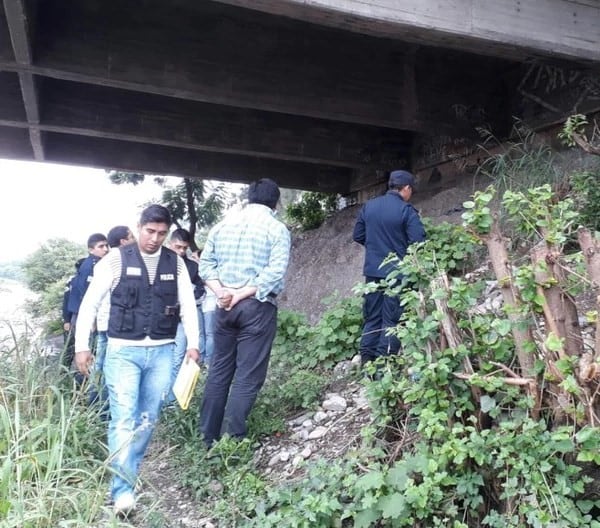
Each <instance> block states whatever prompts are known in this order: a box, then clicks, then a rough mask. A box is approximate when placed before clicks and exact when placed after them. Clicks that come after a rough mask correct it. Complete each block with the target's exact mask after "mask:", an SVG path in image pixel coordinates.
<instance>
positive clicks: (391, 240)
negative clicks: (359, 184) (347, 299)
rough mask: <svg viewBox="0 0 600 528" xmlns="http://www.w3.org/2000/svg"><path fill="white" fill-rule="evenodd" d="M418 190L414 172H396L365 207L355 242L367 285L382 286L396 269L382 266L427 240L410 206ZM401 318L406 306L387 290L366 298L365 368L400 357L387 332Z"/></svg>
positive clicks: (362, 346) (397, 344)
mask: <svg viewBox="0 0 600 528" xmlns="http://www.w3.org/2000/svg"><path fill="white" fill-rule="evenodd" d="M414 187H415V178H414V176H413V175H412V174H411V173H410V172H407V171H404V170H396V171H392V173H391V174H390V178H389V181H388V191H387V192H386V193H385V194H384V195H383V196H378V197H377V198H373V199H372V200H369V201H368V202H367V203H366V204H365V205H364V206H363V207H362V209H361V211H360V214H359V215H358V219H357V220H356V225H355V226H354V234H353V239H354V241H355V242H358V243H359V244H362V245H363V246H365V264H364V268H363V273H364V275H365V280H366V282H375V283H379V282H381V281H382V280H383V279H385V278H386V277H387V275H388V274H389V273H390V272H391V271H392V270H393V269H394V267H395V264H394V263H389V264H386V265H385V266H382V265H381V264H382V262H383V261H384V260H385V259H386V258H387V257H388V256H389V255H390V254H393V255H396V256H397V257H398V258H399V259H402V258H404V256H405V255H406V250H407V248H408V246H409V245H410V244H413V243H415V242H421V241H423V240H425V229H424V228H423V224H422V222H421V219H420V217H419V213H418V212H417V210H416V209H415V208H414V207H413V206H412V205H410V204H409V203H408V202H409V201H410V199H411V197H412V194H413V190H414ZM397 280H402V277H401V276H399V277H398V279H397ZM401 315H402V306H401V305H400V299H399V298H398V297H397V296H389V295H385V293H384V290H383V289H378V290H376V291H374V292H372V293H368V294H367V295H365V298H364V307H363V316H364V325H363V333H362V337H361V340H360V355H361V359H362V363H363V365H364V364H366V363H368V362H369V361H373V360H375V359H377V358H378V357H381V356H388V355H390V354H396V353H398V350H399V349H400V342H399V340H398V338H397V337H396V336H394V335H387V329H388V328H391V327H395V326H396V325H397V324H398V321H399V320H400V317H401Z"/></svg>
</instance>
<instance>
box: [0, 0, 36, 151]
mask: <svg viewBox="0 0 600 528" xmlns="http://www.w3.org/2000/svg"><path fill="white" fill-rule="evenodd" d="M4 12H5V15H6V22H7V24H8V29H9V31H10V38H11V41H12V47H13V51H14V55H15V61H16V62H17V64H19V65H20V66H25V67H28V66H31V63H32V60H33V57H32V51H31V39H30V34H29V26H28V13H27V10H26V7H25V4H24V2H23V1H22V0H4ZM19 82H20V84H21V92H22V93H23V103H24V105H25V113H26V115H27V122H28V123H29V137H30V140H31V146H32V148H33V153H34V156H35V159H36V160H37V161H43V160H44V146H43V144H42V135H41V132H40V130H39V127H38V125H39V122H40V112H39V102H38V94H37V88H36V81H35V79H34V76H33V75H32V74H31V73H29V72H27V71H20V72H19Z"/></svg>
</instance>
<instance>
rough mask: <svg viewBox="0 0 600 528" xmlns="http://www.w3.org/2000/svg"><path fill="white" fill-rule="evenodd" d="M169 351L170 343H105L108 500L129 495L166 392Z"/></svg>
mask: <svg viewBox="0 0 600 528" xmlns="http://www.w3.org/2000/svg"><path fill="white" fill-rule="evenodd" d="M173 347H174V345H173V343H169V344H166V345H160V346H126V347H122V346H117V345H111V344H110V343H109V344H108V347H107V351H106V360H105V362H104V375H105V377H106V386H107V387H108V395H109V399H110V423H109V426H108V450H109V457H110V464H111V468H112V470H113V471H114V476H113V478H112V482H111V495H112V498H113V500H117V499H118V498H119V497H120V496H121V495H122V494H124V493H133V491H134V487H135V481H136V479H137V475H138V470H139V465H140V463H141V461H142V459H143V458H144V453H145V451H146V447H147V446H148V443H149V442H150V438H151V437H152V433H153V431H154V428H155V426H156V423H157V421H158V418H159V415H160V410H161V407H162V405H163V403H164V401H165V399H166V397H167V394H168V392H169V389H170V382H171V364H172V357H173Z"/></svg>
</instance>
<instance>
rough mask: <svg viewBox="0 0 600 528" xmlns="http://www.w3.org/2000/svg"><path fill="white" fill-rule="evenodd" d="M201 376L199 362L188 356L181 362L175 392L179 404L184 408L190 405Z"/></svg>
mask: <svg viewBox="0 0 600 528" xmlns="http://www.w3.org/2000/svg"><path fill="white" fill-rule="evenodd" d="M199 376H200V367H199V366H198V363H196V362H195V361H193V360H192V359H190V358H188V357H186V358H185V359H184V360H183V363H182V364H181V368H180V369H179V372H178V373H177V378H175V384H174V385H173V394H175V397H176V398H177V401H178V402H179V406H180V407H181V408H182V409H183V410H185V409H187V408H188V407H189V406H190V402H191V401H192V396H193V395H194V389H195V388H196V383H197V382H198V377H199Z"/></svg>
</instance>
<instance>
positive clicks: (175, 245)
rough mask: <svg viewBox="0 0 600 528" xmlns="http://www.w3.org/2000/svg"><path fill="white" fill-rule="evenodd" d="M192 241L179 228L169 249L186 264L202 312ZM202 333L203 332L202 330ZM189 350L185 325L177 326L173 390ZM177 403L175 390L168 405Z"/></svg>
mask: <svg viewBox="0 0 600 528" xmlns="http://www.w3.org/2000/svg"><path fill="white" fill-rule="evenodd" d="M191 241H192V237H191V235H190V232H189V231H188V230H187V229H183V228H179V229H175V230H174V231H173V232H172V233H171V238H170V239H169V249H171V250H173V251H174V252H175V253H177V254H178V255H179V256H180V257H181V258H182V259H183V262H184V263H185V266H186V268H187V270H188V274H189V276H190V281H191V282H192V286H193V287H194V299H195V300H196V311H197V312H200V310H201V309H202V299H203V297H204V293H205V290H204V282H203V281H202V279H201V278H200V275H198V263H197V262H196V261H195V260H192V259H190V258H189V257H188V256H187V251H188V249H189V247H190V243H191ZM200 321H201V318H200V317H198V324H200ZM200 333H202V330H201V329H200ZM186 350H187V340H186V338H185V332H184V331H183V325H182V324H181V323H179V325H178V326H177V335H176V336H175V348H174V350H173V369H172V372H171V388H172V387H173V384H174V383H175V379H176V378H177V374H178V373H179V369H180V368H181V364H182V363H183V359H184V358H185V352H186ZM173 401H175V395H174V394H173V390H171V392H170V393H169V396H168V397H167V403H171V402H173Z"/></svg>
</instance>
